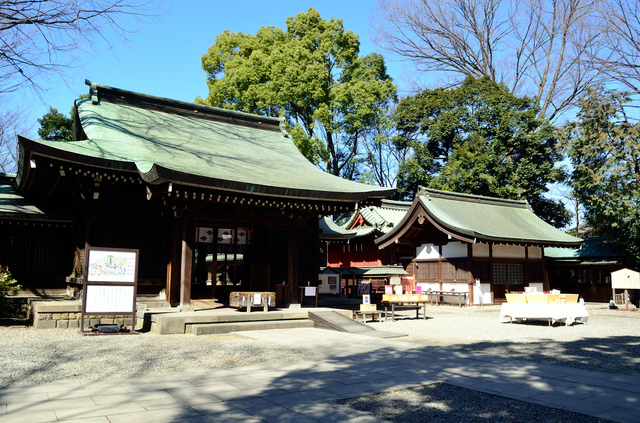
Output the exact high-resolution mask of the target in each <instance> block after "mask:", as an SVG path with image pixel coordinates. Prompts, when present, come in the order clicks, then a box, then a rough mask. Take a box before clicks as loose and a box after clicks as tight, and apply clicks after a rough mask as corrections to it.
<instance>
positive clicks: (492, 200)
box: [420, 187, 533, 211]
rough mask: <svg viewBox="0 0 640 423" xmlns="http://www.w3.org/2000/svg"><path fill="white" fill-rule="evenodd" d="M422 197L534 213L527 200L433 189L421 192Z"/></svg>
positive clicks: (422, 189)
mask: <svg viewBox="0 0 640 423" xmlns="http://www.w3.org/2000/svg"><path fill="white" fill-rule="evenodd" d="M420 195H421V196H423V197H427V199H428V200H431V198H444V199H450V200H457V201H462V200H464V201H467V202H475V203H479V204H487V205H492V204H493V205H508V206H510V207H520V208H526V209H528V210H529V211H533V210H532V209H531V205H530V204H529V202H528V201H527V200H510V199H508V198H498V197H487V196H485V195H477V194H466V193H462V192H453V191H441V190H437V189H433V188H422V187H421V191H420Z"/></svg>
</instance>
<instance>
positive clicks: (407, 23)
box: [373, 0, 633, 119]
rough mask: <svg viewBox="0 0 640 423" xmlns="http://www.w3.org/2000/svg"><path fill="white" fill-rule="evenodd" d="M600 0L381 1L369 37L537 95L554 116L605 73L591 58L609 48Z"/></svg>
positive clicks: (435, 65) (428, 62)
mask: <svg viewBox="0 0 640 423" xmlns="http://www.w3.org/2000/svg"><path fill="white" fill-rule="evenodd" d="M605 1H609V0H523V1H507V0H380V2H379V9H378V14H377V16H376V20H375V22H374V23H373V26H374V29H375V30H376V32H377V37H376V38H375V41H376V42H377V43H378V44H379V45H380V46H381V47H383V48H385V49H387V50H389V51H391V52H393V53H396V54H398V55H399V56H401V57H403V58H405V59H406V60H409V61H412V62H413V63H415V64H416V66H417V67H418V68H419V69H420V70H423V71H428V72H439V73H449V74H458V75H459V80H462V79H464V78H465V77H467V76H473V77H476V78H480V77H484V76H488V77H489V78H491V79H492V80H494V81H496V82H499V83H504V84H506V85H507V86H508V87H510V88H511V90H512V91H513V92H514V94H516V95H529V96H532V97H537V98H538V99H539V101H540V112H539V114H540V116H541V117H546V118H548V119H554V118H556V117H557V116H558V115H559V114H560V113H562V112H563V111H564V110H566V109H567V108H568V107H569V106H571V105H572V104H573V103H574V101H575V100H576V99H577V96H579V95H580V94H581V93H583V92H584V90H585V89H586V87H588V86H590V85H592V84H594V83H599V82H602V81H603V77H606V75H603V74H601V71H600V66H599V63H598V61H596V60H594V58H593V57H592V53H593V52H598V55H599V56H600V57H601V56H602V55H606V54H608V51H607V49H606V48H604V46H605V41H606V39H605V37H604V36H603V34H604V32H603V31H602V25H601V24H602V18H601V16H600V14H599V9H598V8H597V7H594V5H599V4H601V3H604V2H605ZM611 1H615V2H632V1H633V0H611ZM605 32H606V31H605Z"/></svg>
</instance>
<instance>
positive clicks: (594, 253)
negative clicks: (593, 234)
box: [544, 237, 622, 260]
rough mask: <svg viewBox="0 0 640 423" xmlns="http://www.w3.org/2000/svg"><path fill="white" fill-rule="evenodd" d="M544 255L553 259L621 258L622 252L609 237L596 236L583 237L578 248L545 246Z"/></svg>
mask: <svg viewBox="0 0 640 423" xmlns="http://www.w3.org/2000/svg"><path fill="white" fill-rule="evenodd" d="M544 256H545V257H547V258H553V259H560V260H563V259H578V260H586V259H600V260H603V259H607V258H609V259H611V258H621V257H622V254H620V251H619V250H618V246H617V245H616V243H615V241H614V240H613V239H611V238H606V237H597V238H585V239H584V243H583V244H582V246H581V247H580V248H577V249H567V248H555V247H550V248H545V249H544Z"/></svg>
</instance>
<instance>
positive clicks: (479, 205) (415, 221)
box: [375, 188, 583, 248]
mask: <svg viewBox="0 0 640 423" xmlns="http://www.w3.org/2000/svg"><path fill="white" fill-rule="evenodd" d="M423 225H432V226H433V227H435V228H436V229H437V230H439V231H440V232H443V233H445V234H447V235H448V236H449V237H450V238H451V239H457V240H460V241H463V242H470V243H475V242H490V243H507V244H529V245H542V246H558V247H577V246H579V245H580V244H581V243H582V242H583V241H582V239H580V238H576V237H574V236H571V235H569V234H566V233H564V232H562V231H560V230H559V229H557V228H554V227H553V226H551V225H549V224H548V223H546V222H544V221H543V220H542V219H540V218H539V217H538V216H536V215H535V214H534V213H533V211H532V210H531V208H530V207H529V205H528V203H527V202H526V201H521V200H501V199H492V198H490V197H482V196H477V195H470V194H458V193H449V192H446V191H438V190H431V189H426V188H421V189H420V191H419V193H418V195H417V196H416V198H415V200H414V202H413V204H412V205H411V209H410V210H409V211H408V212H407V213H406V214H405V216H404V218H403V219H402V221H401V222H400V223H399V224H397V225H396V226H395V227H394V228H393V229H392V230H390V231H389V232H388V233H387V234H385V235H383V236H381V237H380V238H378V239H376V240H375V242H376V243H377V244H379V245H380V247H381V248H384V247H386V246H388V245H389V244H391V243H392V242H394V241H397V240H399V239H400V238H404V237H405V235H407V239H413V238H415V237H416V236H418V235H416V234H413V235H410V234H408V231H409V230H410V229H411V228H420V227H423Z"/></svg>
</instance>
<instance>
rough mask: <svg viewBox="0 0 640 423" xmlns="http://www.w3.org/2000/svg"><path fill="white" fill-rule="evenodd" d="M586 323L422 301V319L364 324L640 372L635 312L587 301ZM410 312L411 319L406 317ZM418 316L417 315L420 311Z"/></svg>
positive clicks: (459, 345) (418, 338)
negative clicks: (526, 318) (515, 317)
mask: <svg viewBox="0 0 640 423" xmlns="http://www.w3.org/2000/svg"><path fill="white" fill-rule="evenodd" d="M587 310H588V312H589V320H588V322H587V324H583V323H576V324H574V325H571V326H564V325H560V324H556V325H554V326H552V327H549V326H548V323H547V322H546V321H544V322H543V321H532V322H526V323H516V322H515V321H514V322H513V323H509V320H508V319H505V320H504V321H503V322H501V321H500V307H499V306H491V307H486V308H485V309H470V308H462V309H460V308H458V307H454V306H440V307H432V306H427V317H428V318H427V320H426V321H424V320H422V319H416V318H415V311H414V312H412V313H409V312H406V311H405V312H403V313H402V314H403V316H404V318H403V317H401V318H400V319H397V321H396V322H391V321H388V322H381V323H368V324H369V325H371V326H372V327H374V328H376V329H378V330H381V331H387V332H400V333H405V334H407V335H408V336H407V338H402V339H405V340H407V341H409V342H416V343H420V344H425V345H431V346H441V347H446V348H451V349H455V350H462V351H466V352H469V353H474V354H482V355H491V356H500V357H505V356H507V357H513V358H518V359H524V360H530V361H535V362H538V363H548V364H559V365H562V366H569V367H577V368H581V369H590V370H598V371H603V372H609V373H622V374H626V375H632V376H640V311H626V310H620V309H619V310H609V308H608V307H607V306H606V305H605V306H594V305H588V306H587ZM409 315H411V316H412V318H409V317H408V316H409ZM420 315H421V316H422V314H420Z"/></svg>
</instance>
